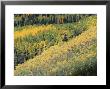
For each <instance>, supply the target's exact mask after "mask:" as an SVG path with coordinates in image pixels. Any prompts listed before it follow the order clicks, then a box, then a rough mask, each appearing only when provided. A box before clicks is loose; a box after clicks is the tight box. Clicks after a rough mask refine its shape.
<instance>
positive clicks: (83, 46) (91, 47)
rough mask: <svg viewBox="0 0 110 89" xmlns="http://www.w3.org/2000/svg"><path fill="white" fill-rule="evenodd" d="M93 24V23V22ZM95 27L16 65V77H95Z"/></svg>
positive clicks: (91, 26)
mask: <svg viewBox="0 0 110 89" xmlns="http://www.w3.org/2000/svg"><path fill="white" fill-rule="evenodd" d="M94 23H95V22H94ZM96 45H97V44H96V26H95V25H90V26H89V27H88V29H87V30H86V31H84V32H82V33H81V34H79V35H78V36H76V37H75V38H71V39H70V40H69V41H68V42H63V44H55V45H53V46H51V47H49V48H48V49H46V50H44V51H43V52H42V53H41V54H40V55H36V56H35V57H34V58H32V59H29V60H27V61H26V62H24V63H23V64H18V66H16V69H15V71H14V74H15V75H16V76H24V75H27V76H32V75H33V76H35V75H39V76H43V75H56V76H57V75H69V76H75V75H76V76H77V75H96V74H97V53H96V52H97V51H96Z"/></svg>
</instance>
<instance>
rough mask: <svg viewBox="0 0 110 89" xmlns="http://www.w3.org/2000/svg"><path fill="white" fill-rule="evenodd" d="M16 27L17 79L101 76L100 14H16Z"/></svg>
mask: <svg viewBox="0 0 110 89" xmlns="http://www.w3.org/2000/svg"><path fill="white" fill-rule="evenodd" d="M25 18H26V19H25ZM35 18H36V19H35ZM27 21H28V22H27ZM20 23H21V24H20ZM14 26H15V27H14V75H15V76H96V75H97V38H96V37H97V34H96V33H97V30H96V29H97V16H96V15H32V14H31V15H26V14H25V15H17V14H16V15H15V24H14Z"/></svg>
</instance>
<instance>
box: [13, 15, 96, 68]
mask: <svg viewBox="0 0 110 89" xmlns="http://www.w3.org/2000/svg"><path fill="white" fill-rule="evenodd" d="M96 19H97V17H96V16H89V17H84V18H82V19H80V20H79V21H78V22H72V23H64V24H47V25H26V26H23V27H15V29H14V67H15V69H16V66H17V65H18V64H22V63H24V62H25V61H28V60H30V59H33V58H35V57H36V56H39V55H41V54H42V53H44V52H45V51H47V50H49V48H51V47H53V46H54V47H57V46H58V50H59V49H60V46H61V47H62V46H63V44H67V43H68V42H69V41H70V40H74V39H76V38H77V37H79V36H80V35H81V34H82V33H84V32H85V31H87V30H89V29H91V28H92V29H93V28H94V27H96ZM64 34H67V38H68V41H67V42H64V41H63V40H64ZM83 38H85V37H83ZM75 43H76V42H74V43H72V45H74V44H75ZM70 44H71V42H70ZM64 49H65V47H64ZM64 49H62V52H63V51H64ZM47 54H48V53H47Z"/></svg>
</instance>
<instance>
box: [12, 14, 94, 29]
mask: <svg viewBox="0 0 110 89" xmlns="http://www.w3.org/2000/svg"><path fill="white" fill-rule="evenodd" d="M91 15H94V14H14V26H15V27H16V26H26V25H43V24H44V25H46V24H64V23H72V22H77V21H79V20H80V19H82V18H84V17H88V16H91Z"/></svg>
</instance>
